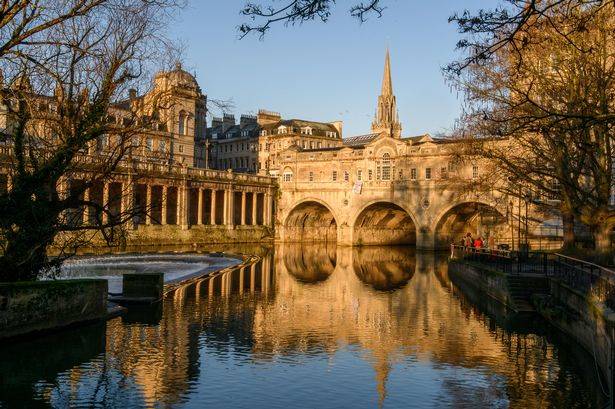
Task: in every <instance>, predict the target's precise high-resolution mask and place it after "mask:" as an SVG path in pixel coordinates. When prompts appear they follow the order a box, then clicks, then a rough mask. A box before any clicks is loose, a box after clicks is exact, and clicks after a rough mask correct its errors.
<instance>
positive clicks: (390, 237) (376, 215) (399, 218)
mask: <svg viewBox="0 0 615 409" xmlns="http://www.w3.org/2000/svg"><path fill="white" fill-rule="evenodd" d="M353 220H354V223H353V244H354V245H357V246H361V245H367V246H369V245H397V244H412V245H415V244H416V231H417V229H416V223H415V220H416V219H415V218H414V216H413V215H412V213H411V212H410V211H408V210H407V209H405V208H403V207H402V206H400V205H398V204H395V203H393V202H388V201H383V200H376V201H373V202H370V203H368V204H367V205H365V206H364V207H363V208H362V209H361V210H360V211H359V212H358V214H357V215H356V217H354V219H353Z"/></svg>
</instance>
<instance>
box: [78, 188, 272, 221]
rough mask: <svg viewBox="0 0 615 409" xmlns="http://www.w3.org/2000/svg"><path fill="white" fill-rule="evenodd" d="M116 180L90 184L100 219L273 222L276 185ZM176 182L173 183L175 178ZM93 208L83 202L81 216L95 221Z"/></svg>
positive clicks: (89, 194) (87, 196) (90, 196)
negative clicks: (100, 208) (274, 188)
mask: <svg viewBox="0 0 615 409" xmlns="http://www.w3.org/2000/svg"><path fill="white" fill-rule="evenodd" d="M164 182H165V180H161V181H156V180H152V181H151V182H144V181H138V182H136V183H133V182H131V181H112V182H105V183H104V184H103V183H101V184H99V185H95V186H93V187H91V188H89V189H86V190H85V192H84V195H83V199H84V200H85V201H92V202H94V203H97V204H100V205H102V206H103V207H104V208H105V209H106V210H107V211H106V212H103V213H102V214H101V217H102V222H103V223H108V222H109V221H110V220H109V217H124V218H125V217H131V218H132V221H133V224H134V226H137V225H146V226H149V225H163V226H164V225H177V226H179V227H181V229H183V230H186V229H189V228H191V227H194V226H225V227H227V228H235V227H237V226H272V224H273V219H274V218H273V212H274V203H273V194H272V189H271V188H269V187H263V186H251V185H229V184H222V183H219V184H205V183H198V182H197V183H188V182H186V181H183V182H180V183H176V182H177V181H170V182H171V183H164ZM173 182H175V183H173ZM94 217H95V215H94V214H93V211H92V208H91V207H89V206H85V208H84V209H83V213H82V222H83V223H84V224H91V223H93V222H95V219H94Z"/></svg>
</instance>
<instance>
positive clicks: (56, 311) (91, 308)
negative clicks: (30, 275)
mask: <svg viewBox="0 0 615 409" xmlns="http://www.w3.org/2000/svg"><path fill="white" fill-rule="evenodd" d="M106 315H107V280H57V281H36V282H19V283H0V339H5V338H9V337H15V336H20V335H25V334H29V333H32V332H36V331H45V330H51V329H56V328H61V327H66V326H70V325H73V324H77V323H82V322H87V321H93V320H97V319H101V318H104V317H105V316H106Z"/></svg>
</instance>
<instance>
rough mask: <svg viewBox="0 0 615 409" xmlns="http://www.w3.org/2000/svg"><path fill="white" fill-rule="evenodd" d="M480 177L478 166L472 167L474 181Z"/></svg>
mask: <svg viewBox="0 0 615 409" xmlns="http://www.w3.org/2000/svg"><path fill="white" fill-rule="evenodd" d="M477 177H478V165H474V166H472V179H476V178H477Z"/></svg>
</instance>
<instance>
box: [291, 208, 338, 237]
mask: <svg viewBox="0 0 615 409" xmlns="http://www.w3.org/2000/svg"><path fill="white" fill-rule="evenodd" d="M284 229H285V237H284V239H285V240H284V241H287V242H326V243H336V242H337V222H336V221H335V217H334V216H333V213H331V211H330V210H329V209H328V208H327V207H326V206H324V205H322V204H320V203H318V202H315V201H308V202H303V203H301V204H299V205H297V207H295V208H294V209H293V210H292V211H291V212H290V214H289V215H288V217H287V218H286V223H285V224H284Z"/></svg>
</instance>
